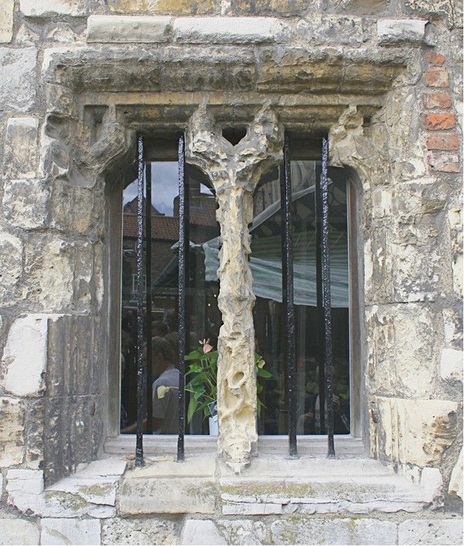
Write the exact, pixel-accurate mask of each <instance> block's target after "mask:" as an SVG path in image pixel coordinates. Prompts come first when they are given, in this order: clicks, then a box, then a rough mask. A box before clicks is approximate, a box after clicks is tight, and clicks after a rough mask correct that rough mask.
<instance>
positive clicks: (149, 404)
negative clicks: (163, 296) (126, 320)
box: [145, 161, 153, 434]
mask: <svg viewBox="0 0 464 546" xmlns="http://www.w3.org/2000/svg"><path fill="white" fill-rule="evenodd" d="M145 196H146V197H145V252H146V254H145V257H146V262H145V280H146V284H145V286H146V308H147V309H146V329H147V330H146V347H147V432H149V433H150V434H151V433H152V432H153V397H152V396H153V395H152V382H153V355H152V348H151V326H152V305H151V303H152V301H151V298H152V294H151V260H152V252H151V241H152V238H151V162H150V161H148V162H147V164H146V166H145Z"/></svg>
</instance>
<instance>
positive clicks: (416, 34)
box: [377, 19, 427, 44]
mask: <svg viewBox="0 0 464 546" xmlns="http://www.w3.org/2000/svg"><path fill="white" fill-rule="evenodd" d="M426 23H427V22H426V21H421V20H419V19H381V20H379V21H378V22H377V38H378V40H379V43H381V44H395V43H398V42H422V41H423V40H424V39H425V25H426Z"/></svg>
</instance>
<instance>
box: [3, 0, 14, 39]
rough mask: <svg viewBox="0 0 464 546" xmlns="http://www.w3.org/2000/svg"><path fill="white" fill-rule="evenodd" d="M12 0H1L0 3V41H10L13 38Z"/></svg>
mask: <svg viewBox="0 0 464 546" xmlns="http://www.w3.org/2000/svg"><path fill="white" fill-rule="evenodd" d="M13 11H14V0H3V1H2V3H1V4H0V43H8V42H11V39H12V38H13Z"/></svg>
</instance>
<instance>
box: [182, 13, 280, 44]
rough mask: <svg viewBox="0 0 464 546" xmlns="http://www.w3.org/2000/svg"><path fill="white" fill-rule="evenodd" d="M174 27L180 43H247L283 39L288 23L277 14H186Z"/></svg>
mask: <svg viewBox="0 0 464 546" xmlns="http://www.w3.org/2000/svg"><path fill="white" fill-rule="evenodd" d="M173 30H174V38H175V40H176V41H177V42H187V43H206V44H211V43H232V44H234V43H235V44H240V45H243V44H246V43H252V44H253V43H263V42H274V41H279V40H280V39H281V38H282V37H283V35H284V30H285V26H284V25H283V23H282V22H281V21H279V20H278V19H275V18H273V17H182V18H178V19H175V20H174V24H173Z"/></svg>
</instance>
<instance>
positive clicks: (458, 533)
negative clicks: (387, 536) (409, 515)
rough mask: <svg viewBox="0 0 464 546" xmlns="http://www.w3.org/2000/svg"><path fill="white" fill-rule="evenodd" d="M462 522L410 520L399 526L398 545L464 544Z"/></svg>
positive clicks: (457, 520) (458, 520) (456, 520)
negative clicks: (463, 541)
mask: <svg viewBox="0 0 464 546" xmlns="http://www.w3.org/2000/svg"><path fill="white" fill-rule="evenodd" d="M462 539H463V537H462V520H461V519H460V518H457V519H455V520H452V519H433V520H432V519H428V518H427V519H409V520H406V521H402V522H400V523H399V524H398V544H437V545H442V544H462Z"/></svg>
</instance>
